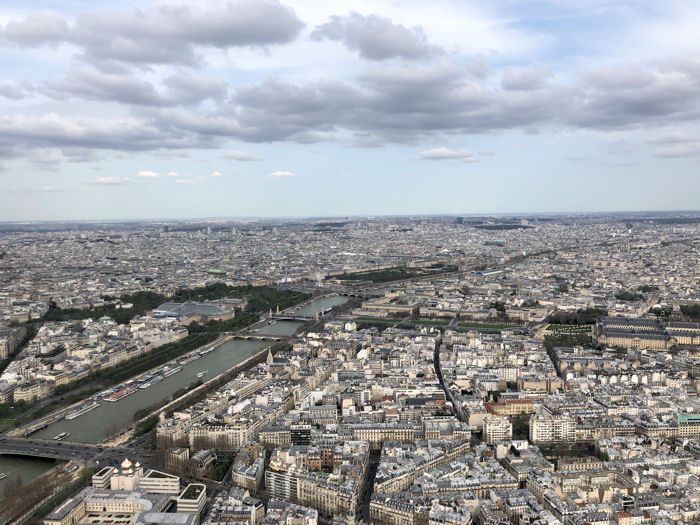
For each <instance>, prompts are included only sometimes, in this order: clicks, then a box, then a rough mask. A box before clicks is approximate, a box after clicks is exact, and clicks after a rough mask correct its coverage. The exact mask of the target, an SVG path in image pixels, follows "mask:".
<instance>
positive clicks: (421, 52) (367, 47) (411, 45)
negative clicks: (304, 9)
mask: <svg viewBox="0 0 700 525" xmlns="http://www.w3.org/2000/svg"><path fill="white" fill-rule="evenodd" d="M311 38H312V39H314V40H324V39H328V40H334V41H336V42H342V43H343V45H345V47H347V48H348V49H351V50H353V51H357V52H358V53H359V54H360V56H361V57H362V58H365V59H367V60H386V59H390V58H401V59H404V60H414V59H422V58H430V57H433V56H436V55H439V54H442V53H443V51H442V50H441V49H440V48H439V47H437V46H431V45H429V44H428V41H427V38H426V36H425V33H424V32H423V29H422V28H420V27H414V28H407V27H405V26H402V25H399V24H394V23H393V22H392V21H391V19H389V18H383V17H380V16H377V15H369V16H365V15H361V14H359V13H350V14H349V15H347V16H332V17H331V18H330V20H329V21H328V22H326V23H325V24H322V25H320V26H318V27H317V28H316V29H315V30H314V31H313V32H312V33H311Z"/></svg>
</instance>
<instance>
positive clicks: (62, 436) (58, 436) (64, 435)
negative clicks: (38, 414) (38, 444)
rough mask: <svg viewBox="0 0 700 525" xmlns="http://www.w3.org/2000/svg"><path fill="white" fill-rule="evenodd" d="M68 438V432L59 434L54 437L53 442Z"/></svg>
mask: <svg viewBox="0 0 700 525" xmlns="http://www.w3.org/2000/svg"><path fill="white" fill-rule="evenodd" d="M68 436H70V432H61V433H60V434H59V435H57V436H54V440H56V441H61V440H62V439H63V438H66V437H68Z"/></svg>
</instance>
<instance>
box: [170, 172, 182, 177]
mask: <svg viewBox="0 0 700 525" xmlns="http://www.w3.org/2000/svg"><path fill="white" fill-rule="evenodd" d="M179 176H180V175H179V174H178V173H177V172H176V171H169V172H168V177H179Z"/></svg>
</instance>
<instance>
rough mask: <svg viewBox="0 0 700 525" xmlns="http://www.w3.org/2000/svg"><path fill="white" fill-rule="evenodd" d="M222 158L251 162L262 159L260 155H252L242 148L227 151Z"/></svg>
mask: <svg viewBox="0 0 700 525" xmlns="http://www.w3.org/2000/svg"><path fill="white" fill-rule="evenodd" d="M224 158H225V159H229V160H237V161H240V162H252V161H258V160H263V159H262V157H258V156H257V155H253V154H252V153H248V152H247V151H243V150H232V151H227V152H226V153H224Z"/></svg>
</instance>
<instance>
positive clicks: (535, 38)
mask: <svg viewBox="0 0 700 525" xmlns="http://www.w3.org/2000/svg"><path fill="white" fill-rule="evenodd" d="M698 27H700V2H697V1H694V0H691V1H674V0H666V1H664V2H659V1H658V0H576V1H570V0H539V1H536V0H533V1H526V0H497V1H494V2H483V1H470V0H431V1H430V2H425V1H421V0H396V1H382V0H372V1H370V0H353V1H350V2H348V1H336V0H324V1H322V2H321V1H318V0H296V1H285V2H278V1H277V0H211V1H206V2H191V1H190V2H187V1H181V0H154V1H149V0H139V1H136V0H133V1H125V2H120V1H118V0H110V1H104V0H62V1H61V0H51V1H48V0H22V1H19V0H3V2H1V3H0V179H1V180H2V184H0V221H25V220H105V219H110V220H111V219H140V218H144V219H147V218H196V217H198V218H205V217H282V216H285V217H286V216H302V217H309V216H348V215H406V214H409V215H410V214H462V213H463V214H482V213H483V214H487V213H490V214H499V213H537V212H579V211H633V210H697V209H700V31H698V29H697V28H698Z"/></svg>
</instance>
